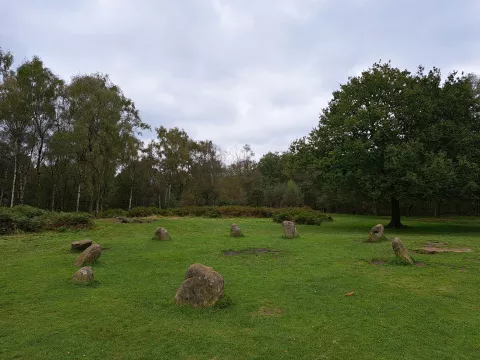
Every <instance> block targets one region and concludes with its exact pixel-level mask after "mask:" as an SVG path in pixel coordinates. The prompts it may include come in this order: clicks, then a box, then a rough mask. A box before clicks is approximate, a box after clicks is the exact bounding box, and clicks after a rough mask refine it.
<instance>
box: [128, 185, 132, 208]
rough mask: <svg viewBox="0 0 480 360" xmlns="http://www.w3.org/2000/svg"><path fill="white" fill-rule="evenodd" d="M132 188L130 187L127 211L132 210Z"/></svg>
mask: <svg viewBox="0 0 480 360" xmlns="http://www.w3.org/2000/svg"><path fill="white" fill-rule="evenodd" d="M132 197H133V186H131V187H130V197H129V198H128V211H130V210H132Z"/></svg>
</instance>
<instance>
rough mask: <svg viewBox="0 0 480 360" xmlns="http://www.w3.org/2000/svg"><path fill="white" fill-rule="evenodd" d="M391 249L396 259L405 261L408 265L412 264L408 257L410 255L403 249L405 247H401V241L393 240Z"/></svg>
mask: <svg viewBox="0 0 480 360" xmlns="http://www.w3.org/2000/svg"><path fill="white" fill-rule="evenodd" d="M392 248H393V251H394V252H395V255H396V256H397V257H399V258H401V259H403V261H405V262H407V263H409V264H413V260H412V258H411V257H410V254H409V253H408V250H407V249H405V247H404V246H403V243H402V240H400V239H399V238H398V237H395V238H393V240H392Z"/></svg>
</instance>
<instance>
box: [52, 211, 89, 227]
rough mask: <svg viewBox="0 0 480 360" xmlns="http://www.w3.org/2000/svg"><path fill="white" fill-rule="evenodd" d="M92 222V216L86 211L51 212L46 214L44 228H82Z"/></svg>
mask: <svg viewBox="0 0 480 360" xmlns="http://www.w3.org/2000/svg"><path fill="white" fill-rule="evenodd" d="M93 224H94V222H93V218H92V216H91V215H90V214H87V213H67V212H61V213H54V212H52V213H49V214H48V215H47V216H46V220H45V225H44V226H45V228H46V229H52V230H54V229H58V228H69V229H84V228H90V227H92V226H93Z"/></svg>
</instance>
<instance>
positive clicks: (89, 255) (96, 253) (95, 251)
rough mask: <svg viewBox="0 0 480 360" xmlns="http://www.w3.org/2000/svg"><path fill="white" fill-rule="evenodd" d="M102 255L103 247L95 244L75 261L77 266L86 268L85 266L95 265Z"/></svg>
mask: <svg viewBox="0 0 480 360" xmlns="http://www.w3.org/2000/svg"><path fill="white" fill-rule="evenodd" d="M100 255H102V247H101V246H100V245H98V244H93V245H91V246H89V247H88V248H87V249H85V250H84V251H83V252H82V253H81V254H80V255H79V256H78V257H77V259H76V260H75V266H84V265H85V264H93V263H94V262H95V261H97V260H98V258H99V257H100Z"/></svg>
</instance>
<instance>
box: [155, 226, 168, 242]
mask: <svg viewBox="0 0 480 360" xmlns="http://www.w3.org/2000/svg"><path fill="white" fill-rule="evenodd" d="M155 240H170V235H168V231H167V229H165V228H163V227H159V228H157V230H155Z"/></svg>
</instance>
